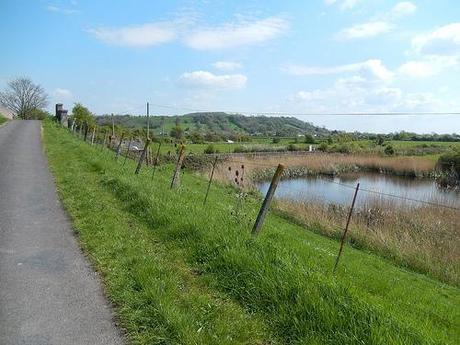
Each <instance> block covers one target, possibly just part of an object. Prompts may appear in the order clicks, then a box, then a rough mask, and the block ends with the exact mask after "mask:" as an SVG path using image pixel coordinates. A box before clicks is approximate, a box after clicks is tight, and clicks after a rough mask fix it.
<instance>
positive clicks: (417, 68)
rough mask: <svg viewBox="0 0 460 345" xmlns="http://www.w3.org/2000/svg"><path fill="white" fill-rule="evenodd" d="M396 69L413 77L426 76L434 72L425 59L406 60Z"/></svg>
mask: <svg viewBox="0 0 460 345" xmlns="http://www.w3.org/2000/svg"><path fill="white" fill-rule="evenodd" d="M398 71H399V73H401V74H402V75H404V76H408V77H414V78H426V77H430V76H432V75H435V74H436V73H435V71H434V68H433V66H432V65H431V64H430V63H428V62H426V61H408V62H406V63H404V64H403V65H401V66H400V67H399V68H398Z"/></svg>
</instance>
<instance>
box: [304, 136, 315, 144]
mask: <svg viewBox="0 0 460 345" xmlns="http://www.w3.org/2000/svg"><path fill="white" fill-rule="evenodd" d="M304 142H305V144H314V143H315V138H313V135H311V134H305V140H304Z"/></svg>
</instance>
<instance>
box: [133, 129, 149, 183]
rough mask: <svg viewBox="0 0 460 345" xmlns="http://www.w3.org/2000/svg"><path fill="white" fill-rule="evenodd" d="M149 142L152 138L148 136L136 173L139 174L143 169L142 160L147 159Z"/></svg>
mask: <svg viewBox="0 0 460 345" xmlns="http://www.w3.org/2000/svg"><path fill="white" fill-rule="evenodd" d="M149 144H150V139H148V138H147V140H145V146H144V150H142V153H141V156H140V157H139V163H137V167H136V171H135V172H134V173H135V174H136V175H138V174H139V172H140V171H141V166H142V161H143V160H144V159H145V155H146V154H147V150H148V148H149Z"/></svg>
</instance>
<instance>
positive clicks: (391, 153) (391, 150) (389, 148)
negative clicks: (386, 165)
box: [383, 145, 395, 156]
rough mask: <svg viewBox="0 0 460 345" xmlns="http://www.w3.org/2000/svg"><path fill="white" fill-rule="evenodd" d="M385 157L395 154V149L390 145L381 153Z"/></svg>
mask: <svg viewBox="0 0 460 345" xmlns="http://www.w3.org/2000/svg"><path fill="white" fill-rule="evenodd" d="M383 152H385V154H386V155H387V156H393V155H394V154H395V149H394V148H393V146H391V145H387V146H386V147H385V150H384V151H383Z"/></svg>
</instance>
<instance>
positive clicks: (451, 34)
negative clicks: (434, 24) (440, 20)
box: [412, 23, 460, 55]
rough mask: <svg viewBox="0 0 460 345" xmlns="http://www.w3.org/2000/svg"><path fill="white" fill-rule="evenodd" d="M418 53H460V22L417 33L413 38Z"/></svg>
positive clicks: (413, 44)
mask: <svg viewBox="0 0 460 345" xmlns="http://www.w3.org/2000/svg"><path fill="white" fill-rule="evenodd" d="M412 47H413V49H414V50H415V52H417V53H422V54H428V55H460V23H452V24H448V25H445V26H441V27H439V28H437V29H435V30H433V31H431V32H428V33H424V34H420V35H417V36H416V37H414V39H413V40H412Z"/></svg>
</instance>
